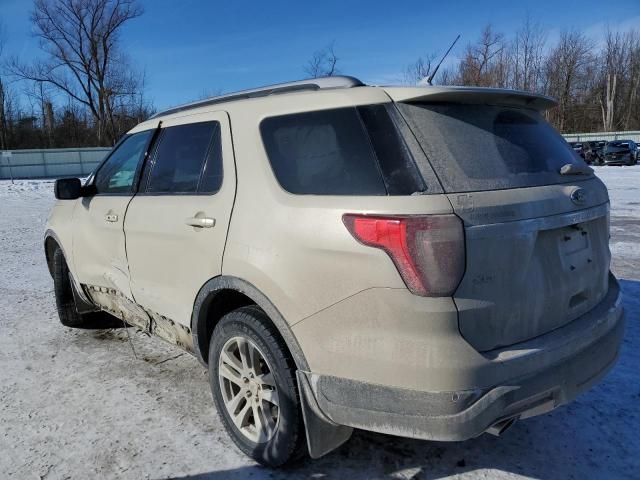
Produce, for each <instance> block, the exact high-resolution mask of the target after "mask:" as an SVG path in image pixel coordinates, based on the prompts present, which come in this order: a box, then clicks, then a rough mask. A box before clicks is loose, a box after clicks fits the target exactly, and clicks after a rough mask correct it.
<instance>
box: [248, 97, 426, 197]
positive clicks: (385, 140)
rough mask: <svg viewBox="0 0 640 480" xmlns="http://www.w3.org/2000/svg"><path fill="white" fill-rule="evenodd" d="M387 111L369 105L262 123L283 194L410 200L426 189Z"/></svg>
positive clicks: (287, 117)
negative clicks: (284, 192)
mask: <svg viewBox="0 0 640 480" xmlns="http://www.w3.org/2000/svg"><path fill="white" fill-rule="evenodd" d="M386 109H387V107H386V106H384V105H371V106H365V107H349V108H339V109H332V110H322V111H316V112H304V113H297V114H291V115H283V116H278V117H271V118H267V119H265V120H263V121H262V123H261V124H260V131H261V134H262V139H263V142H264V146H265V149H266V151H267V155H268V157H269V161H270V163H271V167H272V169H273V172H274V174H275V176H276V178H277V180H278V182H279V183H280V185H281V186H282V188H284V189H285V190H286V191H288V192H290V193H294V194H300V195H304V194H307V195H308V194H311V195H411V194H413V193H415V192H423V191H425V190H426V185H425V183H424V180H423V178H422V176H421V175H420V173H419V171H418V169H417V166H416V164H415V162H414V160H413V158H412V156H411V153H410V152H409V149H408V148H407V146H406V145H405V143H404V140H403V138H402V136H401V135H400V133H399V132H398V131H397V129H396V126H395V124H394V122H393V121H392V120H391V118H390V116H389V114H388V112H387V110H386Z"/></svg>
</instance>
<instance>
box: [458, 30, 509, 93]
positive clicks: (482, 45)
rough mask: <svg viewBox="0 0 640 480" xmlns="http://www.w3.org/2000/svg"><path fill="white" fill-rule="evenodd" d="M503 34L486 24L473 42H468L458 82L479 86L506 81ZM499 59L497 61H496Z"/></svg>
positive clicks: (494, 84)
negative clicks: (478, 37) (477, 38)
mask: <svg viewBox="0 0 640 480" xmlns="http://www.w3.org/2000/svg"><path fill="white" fill-rule="evenodd" d="M504 50H505V45H504V36H503V35H502V34H501V33H497V32H494V30H493V28H492V27H491V25H487V26H486V27H485V28H484V29H483V30H482V33H481V34H480V39H479V40H478V41H477V42H476V43H475V44H469V45H468V46H467V49H466V51H465V54H464V58H463V60H462V62H461V63H460V68H459V70H460V71H459V83H461V84H462V85H476V86H481V87H489V86H499V85H501V84H505V83H506V67H505V65H503V61H504ZM497 60H499V61H497Z"/></svg>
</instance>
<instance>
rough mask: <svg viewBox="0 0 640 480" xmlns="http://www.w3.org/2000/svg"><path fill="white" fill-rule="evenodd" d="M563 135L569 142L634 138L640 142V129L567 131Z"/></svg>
mask: <svg viewBox="0 0 640 480" xmlns="http://www.w3.org/2000/svg"><path fill="white" fill-rule="evenodd" d="M563 137H564V138H565V140H566V141H567V142H589V141H595V140H604V141H606V142H610V141H611V140H633V141H634V142H638V143H640V130H631V131H628V132H594V133H567V134H564V135H563Z"/></svg>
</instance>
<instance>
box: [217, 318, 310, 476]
mask: <svg viewBox="0 0 640 480" xmlns="http://www.w3.org/2000/svg"><path fill="white" fill-rule="evenodd" d="M295 370H296V369H295V364H294V362H293V359H292V358H291V355H290V354H289V352H288V349H287V346H286V344H285V343H284V341H283V340H282V338H281V336H280V334H279V333H278V331H277V330H276V329H275V327H274V326H273V324H272V323H271V321H270V320H269V318H268V317H267V315H266V314H265V313H264V312H263V311H262V310H261V309H259V308H258V307H256V306H249V307H242V308H239V309H238V310H234V311H232V312H230V313H228V314H227V315H225V316H224V317H223V318H222V320H220V322H219V323H218V325H216V328H215V329H214V331H213V335H212V336H211V342H210V344H209V382H210V384H211V390H212V393H213V399H214V402H215V404H216V408H217V410H218V415H219V416H220V418H221V420H222V423H223V424H224V427H225V429H226V430H227V433H228V434H229V436H230V437H231V439H232V440H233V441H234V442H235V444H236V445H237V446H238V447H239V448H240V450H242V451H243V452H244V453H245V454H247V455H248V456H249V457H251V458H253V459H254V460H255V461H256V462H258V463H260V464H262V465H265V466H268V467H279V466H282V465H285V464H286V463H289V462H291V461H292V460H295V459H296V458H297V457H298V456H300V455H301V454H302V453H303V448H304V445H305V439H304V435H305V432H304V425H303V420H302V411H301V407H300V398H299V396H298V388H297V384H296V376H295Z"/></svg>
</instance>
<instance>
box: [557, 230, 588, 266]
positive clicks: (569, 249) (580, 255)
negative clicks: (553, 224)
mask: <svg viewBox="0 0 640 480" xmlns="http://www.w3.org/2000/svg"><path fill="white" fill-rule="evenodd" d="M558 249H559V252H560V260H561V262H562V268H563V270H564V271H565V272H575V271H579V270H582V269H584V268H585V267H587V266H588V265H589V264H590V263H592V262H593V258H592V256H593V255H592V249H591V242H590V238H589V230H588V229H587V228H586V226H585V225H581V224H577V225H572V226H570V227H565V228H562V229H560V230H559V231H558Z"/></svg>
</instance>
